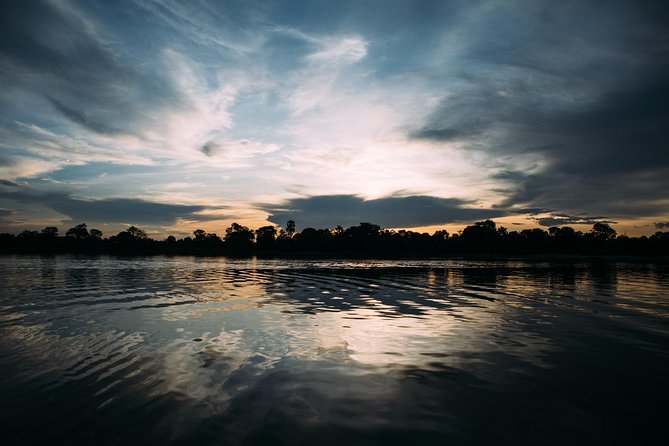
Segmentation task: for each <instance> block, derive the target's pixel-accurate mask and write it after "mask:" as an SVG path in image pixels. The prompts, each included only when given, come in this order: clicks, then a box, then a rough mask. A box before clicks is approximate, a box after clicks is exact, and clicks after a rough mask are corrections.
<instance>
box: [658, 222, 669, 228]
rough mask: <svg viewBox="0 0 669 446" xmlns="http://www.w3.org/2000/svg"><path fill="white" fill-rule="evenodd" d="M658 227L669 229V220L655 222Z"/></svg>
mask: <svg viewBox="0 0 669 446" xmlns="http://www.w3.org/2000/svg"><path fill="white" fill-rule="evenodd" d="M655 228H657V229H669V221H660V222H657V223H655Z"/></svg>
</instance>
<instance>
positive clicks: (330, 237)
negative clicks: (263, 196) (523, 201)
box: [0, 220, 669, 257]
mask: <svg viewBox="0 0 669 446" xmlns="http://www.w3.org/2000/svg"><path fill="white" fill-rule="evenodd" d="M103 235H104V234H103V233H102V231H100V230H99V229H95V228H91V229H89V228H88V226H87V225H86V224H85V223H81V224H79V225H76V226H74V227H72V228H70V229H68V230H67V231H66V232H65V234H64V236H61V235H60V231H59V229H58V228H57V227H55V226H48V227H46V228H44V229H42V230H41V231H30V230H25V231H23V232H21V233H20V234H18V235H13V234H7V233H5V234H0V252H4V253H77V252H82V253H94V254H141V255H150V254H189V255H276V256H282V255H288V256H290V255H314V256H338V255H363V256H377V257H403V256H413V257H426V256H437V257H438V256H448V255H460V254H520V255H522V254H577V255H643V256H666V255H669V232H656V233H655V234H653V235H652V236H650V237H647V236H641V237H627V236H626V235H618V234H617V233H616V231H615V229H613V228H612V227H611V226H609V225H608V224H606V223H595V224H594V225H593V227H592V229H591V230H590V231H588V232H581V231H576V230H574V229H573V228H571V227H569V226H562V227H557V226H555V227H551V228H548V230H544V229H541V228H533V229H524V230H522V231H509V230H508V229H507V228H505V227H503V226H497V225H496V223H495V222H494V221H492V220H484V221H479V222H476V223H474V224H473V225H470V226H467V227H466V228H464V229H463V230H462V231H458V233H455V234H449V233H448V232H447V231H446V230H439V231H436V232H434V233H433V234H428V233H420V232H415V231H408V230H392V229H384V228H382V227H380V226H379V225H376V224H372V223H360V224H359V225H357V226H351V227H349V228H343V227H341V226H337V227H336V228H334V229H315V228H306V229H303V230H302V231H300V232H297V231H296V229H295V222H294V221H292V220H291V221H288V223H287V224H286V228H285V229H280V228H277V227H275V226H263V227H261V228H258V229H255V230H254V229H250V228H248V227H246V226H242V225H240V224H238V223H232V225H231V226H230V227H229V228H227V229H226V230H225V234H224V235H223V236H219V235H217V234H216V233H209V232H206V231H204V230H202V229H196V230H195V231H193V236H192V237H191V236H188V237H184V238H181V239H177V238H176V237H174V236H172V235H170V236H168V237H167V238H165V239H164V240H154V239H152V238H150V237H148V236H147V234H146V232H145V231H143V230H142V229H140V228H138V227H136V226H130V227H129V228H128V229H126V230H125V231H121V232H119V233H118V234H116V235H112V236H110V237H108V238H104V237H103Z"/></svg>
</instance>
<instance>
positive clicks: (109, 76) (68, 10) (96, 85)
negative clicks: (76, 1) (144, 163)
mask: <svg viewBox="0 0 669 446" xmlns="http://www.w3.org/2000/svg"><path fill="white" fill-rule="evenodd" d="M94 26H95V25H94V23H93V22H91V21H89V20H87V19H86V18H84V16H83V15H82V14H81V13H80V12H79V11H78V10H77V9H75V8H74V7H72V6H71V5H70V4H69V3H66V2H62V3H60V2H58V3H56V2H48V1H39V0H33V1H21V2H2V4H0V28H1V29H2V39H0V59H1V60H2V64H0V80H1V81H2V83H3V84H4V86H5V87H6V89H5V92H4V93H0V98H2V97H3V96H4V99H5V100H6V101H7V102H8V103H9V104H12V107H15V108H17V109H20V108H21V106H22V105H21V102H22V100H23V99H24V98H25V97H26V95H28V96H34V97H38V98H39V97H41V98H42V99H43V100H45V101H46V102H47V103H50V104H51V105H52V106H53V108H54V110H55V111H57V112H58V113H60V114H61V116H63V117H64V118H66V119H68V120H70V121H71V122H73V123H75V124H77V125H80V126H83V127H84V128H86V129H88V130H91V131H93V132H96V133H103V134H115V133H136V132H138V131H139V127H138V124H139V122H137V121H138V119H139V118H141V117H142V115H143V114H144V113H145V112H146V109H147V108H150V107H152V106H156V105H159V104H166V103H169V102H170V101H171V102H173V103H176V104H178V103H179V100H180V98H179V95H178V94H176V93H175V91H174V89H173V88H171V87H170V84H169V82H166V81H165V80H164V79H163V77H162V76H161V73H160V72H155V73H150V75H147V74H148V73H143V72H142V71H141V69H140V64H138V63H133V62H131V61H130V59H129V58H128V57H127V56H126V55H125V54H124V53H123V52H122V51H121V50H120V49H119V48H120V46H119V45H115V44H112V43H110V42H113V41H111V40H110V42H107V41H106V40H105V39H104V38H103V37H101V34H100V33H99V32H98V30H97V29H95V28H94ZM115 43H118V42H115ZM25 112H27V113H29V114H33V113H35V112H36V111H35V110H26V111H25Z"/></svg>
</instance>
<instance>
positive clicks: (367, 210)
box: [260, 195, 509, 228]
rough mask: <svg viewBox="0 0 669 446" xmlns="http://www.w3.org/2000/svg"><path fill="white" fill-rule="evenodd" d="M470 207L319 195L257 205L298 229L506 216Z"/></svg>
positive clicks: (446, 201) (448, 201)
mask: <svg viewBox="0 0 669 446" xmlns="http://www.w3.org/2000/svg"><path fill="white" fill-rule="evenodd" d="M471 204H472V203H470V202H467V201H464V200H458V199H455V198H439V197H431V196H424V195H422V196H421V195H416V196H407V197H387V198H379V199H375V200H363V199H362V198H360V197H357V196H355V195H321V196H312V197H307V198H293V199H290V200H287V201H286V202H285V203H282V204H281V205H269V204H266V205H261V206H260V207H261V208H262V209H263V210H265V211H267V212H269V214H270V215H269V217H268V218H267V219H268V220H269V221H271V222H272V223H275V224H285V223H286V221H288V220H294V221H295V222H297V224H298V226H300V227H302V228H304V227H315V228H329V227H333V226H336V225H342V226H351V225H357V224H359V223H361V222H370V223H375V224H379V225H381V226H383V227H388V228H393V227H405V228H406V227H416V226H429V225H437V224H450V223H462V222H472V221H475V220H482V219H486V218H494V217H501V216H503V215H508V213H509V212H505V211H502V210H499V209H478V208H472V207H467V206H468V205H471Z"/></svg>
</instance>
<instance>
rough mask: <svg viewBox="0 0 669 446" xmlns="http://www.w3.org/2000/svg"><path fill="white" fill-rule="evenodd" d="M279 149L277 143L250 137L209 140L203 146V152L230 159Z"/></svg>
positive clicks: (249, 156)
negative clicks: (255, 139) (250, 138)
mask: <svg viewBox="0 0 669 446" xmlns="http://www.w3.org/2000/svg"><path fill="white" fill-rule="evenodd" d="M277 150H279V146H278V145H276V144H263V143H261V142H258V141H251V140H249V139H240V140H236V141H208V142H207V143H206V144H205V145H203V146H202V153H204V154H205V155H207V156H211V157H222V158H230V159H239V158H251V157H253V156H256V155H262V154H265V153H271V152H275V151H277Z"/></svg>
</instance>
